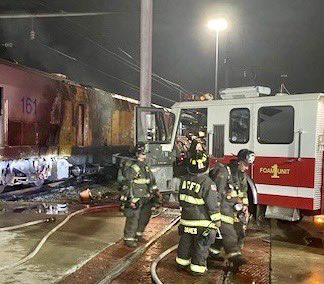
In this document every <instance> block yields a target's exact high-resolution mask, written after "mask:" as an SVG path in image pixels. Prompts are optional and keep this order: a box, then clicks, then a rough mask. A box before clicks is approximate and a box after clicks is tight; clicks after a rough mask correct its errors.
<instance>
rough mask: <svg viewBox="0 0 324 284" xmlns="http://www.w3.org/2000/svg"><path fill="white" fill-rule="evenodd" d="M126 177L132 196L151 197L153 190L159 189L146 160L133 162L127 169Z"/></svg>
mask: <svg viewBox="0 0 324 284" xmlns="http://www.w3.org/2000/svg"><path fill="white" fill-rule="evenodd" d="M125 178H126V180H127V182H128V184H129V188H130V190H129V195H130V197H131V198H144V197H145V198H149V197H151V195H152V191H154V190H157V186H156V182H155V178H154V175H153V173H152V171H151V169H150V167H149V166H148V165H147V164H145V163H144V162H141V161H135V162H133V164H132V165H131V166H130V167H129V168H128V169H127V170H126V171H125Z"/></svg>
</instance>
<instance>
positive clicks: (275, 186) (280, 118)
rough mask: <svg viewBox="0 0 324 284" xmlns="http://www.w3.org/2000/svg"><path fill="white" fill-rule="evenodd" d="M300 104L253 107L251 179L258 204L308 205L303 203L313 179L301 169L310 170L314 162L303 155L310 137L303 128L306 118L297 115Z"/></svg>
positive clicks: (293, 102)
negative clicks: (253, 153) (254, 131)
mask: <svg viewBox="0 0 324 284" xmlns="http://www.w3.org/2000/svg"><path fill="white" fill-rule="evenodd" d="M301 104H302V103H301V102H298V101H290V102H287V101H282V102H277V103H269V104H266V105H265V104H263V105H261V104H256V105H255V111H256V112H255V121H254V123H255V129H256V135H255V136H254V150H255V153H256V156H257V159H256V161H255V165H254V169H253V178H254V181H255V183H256V184H257V189H258V203H260V204H266V205H272V206H279V207H286V208H300V209H301V208H304V209H307V207H309V205H310V204H307V202H306V203H304V201H305V197H307V196H308V195H309V193H310V192H309V191H308V192H307V188H308V189H310V188H311V187H313V180H314V178H313V176H312V177H311V176H310V175H311V174H310V175H309V174H308V173H307V171H305V170H304V169H309V168H314V165H312V163H314V161H313V160H314V159H308V158H307V156H306V155H307V144H308V143H309V142H310V140H309V139H311V136H312V134H311V133H309V132H308V131H309V129H306V128H307V123H306V122H305V121H307V119H305V115H303V113H302V112H301V110H302V109H304V108H302V105H301ZM304 110H305V109H304ZM303 117H304V119H303ZM303 120H305V121H303ZM305 130H307V131H305ZM307 132H308V133H307ZM306 133H307V135H305V134H306ZM305 151H306V152H305ZM310 152H311V151H310ZM305 189H306V190H305ZM309 209H310V208H309Z"/></svg>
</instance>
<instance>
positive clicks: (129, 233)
mask: <svg viewBox="0 0 324 284" xmlns="http://www.w3.org/2000/svg"><path fill="white" fill-rule="evenodd" d="M139 202H140V204H139V206H138V208H136V209H133V208H125V209H124V215H125V216H126V223H125V228H124V240H125V241H135V240H136V237H137V236H142V235H143V233H144V230H145V227H146V225H147V224H148V222H149V221H150V218H151V214H152V211H151V208H152V206H153V204H152V202H150V201H145V202H141V201H139Z"/></svg>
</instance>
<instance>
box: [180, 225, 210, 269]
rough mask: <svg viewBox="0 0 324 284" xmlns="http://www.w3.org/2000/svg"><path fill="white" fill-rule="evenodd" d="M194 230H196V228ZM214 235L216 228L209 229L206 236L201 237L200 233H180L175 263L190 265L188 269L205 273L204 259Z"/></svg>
mask: <svg viewBox="0 0 324 284" xmlns="http://www.w3.org/2000/svg"><path fill="white" fill-rule="evenodd" d="M192 229H196V228H192ZM180 230H181V229H180ZM196 232H198V230H197V229H196ZM215 237H216V230H211V231H210V233H209V234H208V236H206V237H203V236H202V235H201V233H199V234H198V233H197V234H189V233H180V241H179V245H178V250H177V258H176V262H177V264H178V265H179V266H182V267H186V266H189V265H190V270H191V271H192V272H195V273H201V274H203V273H205V271H206V269H207V264H206V260H207V257H208V249H209V247H210V245H211V244H212V243H214V242H215Z"/></svg>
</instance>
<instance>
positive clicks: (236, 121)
mask: <svg viewBox="0 0 324 284" xmlns="http://www.w3.org/2000/svg"><path fill="white" fill-rule="evenodd" d="M228 137H229V140H230V142H231V143H233V144H245V143H247V142H249V139H250V110H249V109H248V108H233V109H232V110H231V112H230V122H229V136H228Z"/></svg>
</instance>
